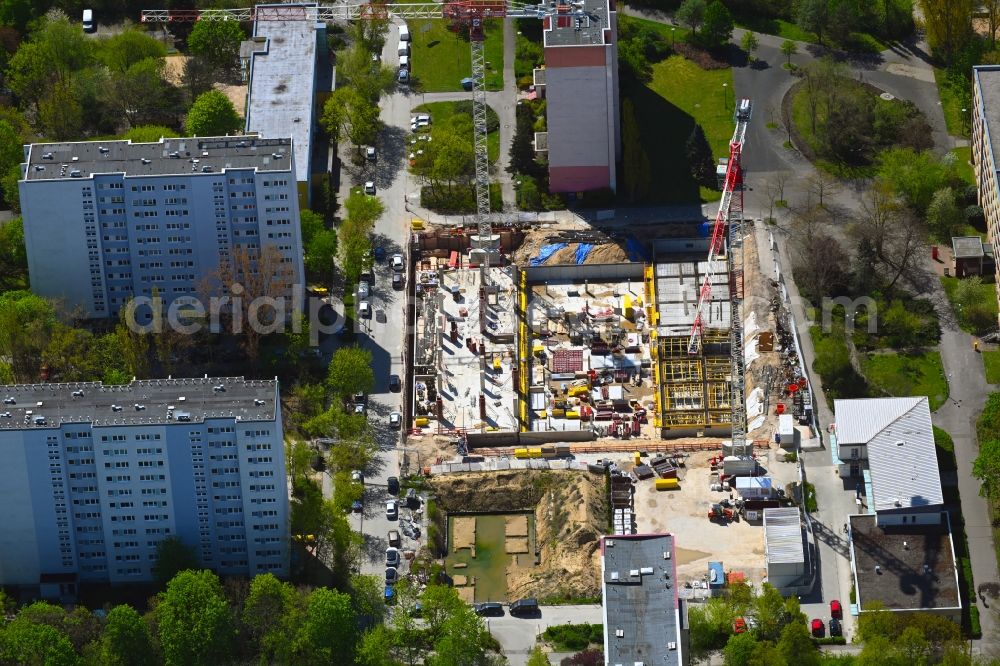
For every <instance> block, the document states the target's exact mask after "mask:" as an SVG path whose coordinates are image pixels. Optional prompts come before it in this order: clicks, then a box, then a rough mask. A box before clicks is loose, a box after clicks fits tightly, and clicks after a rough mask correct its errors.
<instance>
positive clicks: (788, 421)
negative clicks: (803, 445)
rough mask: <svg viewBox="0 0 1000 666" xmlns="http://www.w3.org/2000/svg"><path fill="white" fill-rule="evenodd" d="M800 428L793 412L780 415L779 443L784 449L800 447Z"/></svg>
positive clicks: (794, 449)
mask: <svg viewBox="0 0 1000 666" xmlns="http://www.w3.org/2000/svg"><path fill="white" fill-rule="evenodd" d="M800 437H801V435H799V429H798V428H796V427H795V418H794V417H793V416H792V415H791V414H782V415H780V416H779V417H778V444H780V445H781V448H783V449H792V450H793V451H796V450H798V448H799V438H800Z"/></svg>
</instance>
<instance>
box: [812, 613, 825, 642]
mask: <svg viewBox="0 0 1000 666" xmlns="http://www.w3.org/2000/svg"><path fill="white" fill-rule="evenodd" d="M810 628H811V629H812V635H813V636H815V637H816V638H823V634H824V633H826V629H825V627H824V626H823V620H821V619H819V618H818V617H817V618H813V621H812V624H811V625H810Z"/></svg>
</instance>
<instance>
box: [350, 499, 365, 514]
mask: <svg viewBox="0 0 1000 666" xmlns="http://www.w3.org/2000/svg"><path fill="white" fill-rule="evenodd" d="M364 508H365V507H364V505H363V504H362V503H361V500H354V503H353V504H351V511H353V512H354V513H361V511H362V510H363V509H364Z"/></svg>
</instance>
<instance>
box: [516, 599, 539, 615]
mask: <svg viewBox="0 0 1000 666" xmlns="http://www.w3.org/2000/svg"><path fill="white" fill-rule="evenodd" d="M541 612H542V609H541V608H539V607H538V601H537V600H535V599H519V600H517V601H515V602H514V603H512V604H511V605H510V614H511V615H514V616H516V617H532V616H535V615H539V614H541Z"/></svg>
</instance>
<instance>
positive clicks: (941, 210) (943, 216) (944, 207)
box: [927, 187, 965, 241]
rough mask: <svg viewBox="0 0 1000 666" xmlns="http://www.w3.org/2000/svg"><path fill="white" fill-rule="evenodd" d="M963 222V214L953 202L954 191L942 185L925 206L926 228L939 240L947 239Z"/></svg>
mask: <svg viewBox="0 0 1000 666" xmlns="http://www.w3.org/2000/svg"><path fill="white" fill-rule="evenodd" d="M964 223H965V216H964V215H963V214H962V210H961V209H960V208H959V207H958V204H957V203H956V202H955V191H954V190H953V189H951V188H950V187H944V188H941V189H940V190H938V191H937V192H935V193H934V196H933V197H932V198H931V202H930V204H929V205H928V206H927V228H928V229H929V230H930V232H931V234H932V235H933V236H934V237H935V238H937V239H938V240H940V241H948V240H950V239H951V237H952V235H953V233H954V231H955V229H957V228H958V227H960V226H961V225H962V224H964Z"/></svg>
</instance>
